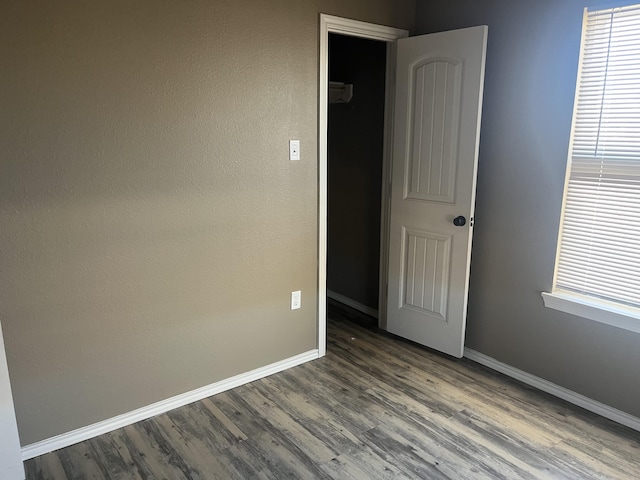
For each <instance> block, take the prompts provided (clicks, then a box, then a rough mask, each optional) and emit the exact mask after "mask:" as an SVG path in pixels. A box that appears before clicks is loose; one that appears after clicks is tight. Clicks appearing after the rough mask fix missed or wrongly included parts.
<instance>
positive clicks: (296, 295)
mask: <svg viewBox="0 0 640 480" xmlns="http://www.w3.org/2000/svg"><path fill="white" fill-rule="evenodd" d="M301 302H302V292H301V291H300V290H296V291H295V292H291V310H297V309H299V308H300V304H301Z"/></svg>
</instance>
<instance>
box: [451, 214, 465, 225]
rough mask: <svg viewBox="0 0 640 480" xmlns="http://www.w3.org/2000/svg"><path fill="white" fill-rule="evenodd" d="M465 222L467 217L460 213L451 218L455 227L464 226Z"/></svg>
mask: <svg viewBox="0 0 640 480" xmlns="http://www.w3.org/2000/svg"><path fill="white" fill-rule="evenodd" d="M466 223H467V219H466V218H464V217H463V216H462V215H460V216H459V217H456V218H454V219H453V224H454V225H455V226H456V227H464V226H465V225H466Z"/></svg>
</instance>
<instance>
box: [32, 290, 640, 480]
mask: <svg viewBox="0 0 640 480" xmlns="http://www.w3.org/2000/svg"><path fill="white" fill-rule="evenodd" d="M330 317H331V321H330V322H329V325H328V353H327V356H326V357H325V358H322V359H320V360H316V361H313V362H310V363H307V364H305V365H302V366H299V367H295V368H293V369H290V370H288V371H285V372H282V373H279V374H276V375H272V376H270V377H268V378H264V379H262V380H258V381H256V382H253V383H251V384H248V385H245V386H242V387H239V388H236V389H234V390H231V391H228V392H225V393H222V394H219V395H216V396H213V397H210V398H207V399H205V400H202V401H200V402H196V403H194V404H191V405H187V406H185V407H182V408H179V409H176V410H173V411H171V412H168V413H166V414H163V415H159V416H157V417H154V418H152V419H150V420H146V421H143V422H139V423H137V424H135V425H131V426H129V427H125V428H122V429H119V430H116V431H114V432H111V433H108V434H105V435H102V436H100V437H97V438H94V439H92V440H88V441H86V442H82V443H79V444H77V445H73V446H71V447H68V448H64V449H62V450H58V451H56V452H52V453H49V454H47V455H43V456H41V457H37V458H35V459H32V460H29V461H27V462H26V464H25V466H26V470H27V478H28V479H214V478H221V479H226V478H237V479H253V478H256V479H271V478H273V479H283V478H292V479H306V478H319V479H328V478H336V479H378V478H380V479H388V478H410V479H455V480H462V479H474V480H475V479H546V478H548V479H567V480H569V479H580V480H584V479H624V480H631V479H640V433H639V432H635V431H633V430H630V429H628V428H626V427H623V426H620V425H618V424H616V423H613V422H611V421H608V420H606V419H604V418H601V417H599V416H597V415H594V414H592V413H589V412H587V411H585V410H582V409H580V408H578V407H575V406H572V405H570V404H567V403H565V402H563V401H561V400H558V399H556V398H554V397H551V396H549V395H546V394H544V393H541V392H539V391H537V390H534V389H532V388H530V387H528V386H525V385H523V384H521V383H519V382H517V381H514V380H511V379H509V378H507V377H504V376H502V375H500V374H498V373H495V372H492V371H490V370H488V369H486V368H484V367H482V366H479V365H477V364H475V363H473V362H471V361H468V360H452V359H451V358H449V357H445V356H442V355H439V354H437V353H434V352H432V351H430V350H427V349H424V348H421V347H419V346H416V345H414V344H412V343H410V342H405V341H402V340H399V339H397V338H394V337H391V336H389V335H387V334H384V333H381V332H378V331H376V330H375V329H371V328H368V327H367V321H366V319H364V318H363V317H361V316H359V315H358V314H356V313H355V312H352V311H350V310H349V309H344V310H343V309H340V308H338V306H337V305H336V304H335V303H333V302H331V304H330ZM353 320H358V321H359V323H360V324H358V323H355V322H354V321H353Z"/></svg>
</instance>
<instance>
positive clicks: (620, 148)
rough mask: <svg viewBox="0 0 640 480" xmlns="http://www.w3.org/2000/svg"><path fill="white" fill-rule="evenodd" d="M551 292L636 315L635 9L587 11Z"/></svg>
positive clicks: (639, 55)
mask: <svg viewBox="0 0 640 480" xmlns="http://www.w3.org/2000/svg"><path fill="white" fill-rule="evenodd" d="M577 88H578V91H577V94H576V105H575V107H574V108H575V112H574V120H573V122H574V124H573V141H572V145H571V149H570V159H569V161H570V163H569V167H568V181H567V189H566V192H565V202H564V210H563V220H562V225H561V231H560V243H559V252H558V265H557V271H556V277H555V285H554V292H557V291H560V292H562V291H565V292H570V293H576V294H580V295H585V296H588V297H591V298H594V297H595V298H596V299H602V300H606V301H612V302H615V303H618V304H620V303H621V304H624V305H628V306H632V307H636V308H640V5H634V6H628V7H619V8H611V9H606V10H594V11H590V10H588V11H587V12H586V14H585V30H584V33H583V43H582V57H581V66H580V71H579V76H578V87H577Z"/></svg>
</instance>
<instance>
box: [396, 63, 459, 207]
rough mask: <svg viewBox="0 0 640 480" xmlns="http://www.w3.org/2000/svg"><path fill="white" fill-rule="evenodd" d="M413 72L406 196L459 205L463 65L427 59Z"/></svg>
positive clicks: (414, 67) (413, 68) (412, 68)
mask: <svg viewBox="0 0 640 480" xmlns="http://www.w3.org/2000/svg"><path fill="white" fill-rule="evenodd" d="M410 71H411V73H410V85H409V89H410V91H409V98H410V99H411V103H410V106H409V115H410V121H409V125H411V126H412V128H411V129H410V131H409V148H408V149H407V159H406V162H405V166H406V169H405V172H406V173H405V179H406V182H405V198H409V199H414V200H426V201H431V202H441V203H454V202H455V185H456V182H455V176H456V169H457V164H458V141H459V131H460V128H459V124H460V97H461V85H462V82H461V77H462V63H461V62H460V61H459V60H456V59H451V58H427V59H421V60H419V61H417V62H415V63H414V64H413V65H412V66H411V67H410Z"/></svg>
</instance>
